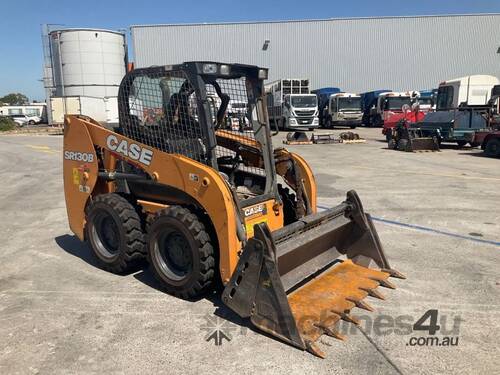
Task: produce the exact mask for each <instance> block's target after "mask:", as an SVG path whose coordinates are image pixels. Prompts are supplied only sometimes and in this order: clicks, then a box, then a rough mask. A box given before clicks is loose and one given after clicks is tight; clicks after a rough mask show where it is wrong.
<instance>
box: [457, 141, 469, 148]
mask: <svg viewBox="0 0 500 375" xmlns="http://www.w3.org/2000/svg"><path fill="white" fill-rule="evenodd" d="M466 144H467V142H466V141H457V145H458V147H464V146H465V145H466Z"/></svg>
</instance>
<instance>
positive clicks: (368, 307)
mask: <svg viewBox="0 0 500 375" xmlns="http://www.w3.org/2000/svg"><path fill="white" fill-rule="evenodd" d="M347 300H348V301H351V302H352V303H354V304H355V305H356V307H358V308H360V309H364V310H367V311H375V309H374V308H373V307H372V306H371V305H369V304H368V303H366V302H365V301H363V300H357V299H354V298H347Z"/></svg>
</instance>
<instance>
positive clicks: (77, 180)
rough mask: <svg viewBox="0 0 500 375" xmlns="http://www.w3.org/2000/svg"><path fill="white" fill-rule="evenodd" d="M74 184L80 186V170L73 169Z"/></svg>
mask: <svg viewBox="0 0 500 375" xmlns="http://www.w3.org/2000/svg"><path fill="white" fill-rule="evenodd" d="M73 183H74V184H75V185H80V172H79V171H78V168H73Z"/></svg>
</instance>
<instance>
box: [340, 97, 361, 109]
mask: <svg viewBox="0 0 500 375" xmlns="http://www.w3.org/2000/svg"><path fill="white" fill-rule="evenodd" d="M339 111H361V98H339Z"/></svg>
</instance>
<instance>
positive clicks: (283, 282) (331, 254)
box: [64, 62, 403, 357]
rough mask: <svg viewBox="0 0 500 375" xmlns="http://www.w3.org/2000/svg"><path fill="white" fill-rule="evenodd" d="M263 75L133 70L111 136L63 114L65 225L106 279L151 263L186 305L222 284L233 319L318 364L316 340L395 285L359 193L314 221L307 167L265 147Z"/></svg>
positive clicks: (220, 69)
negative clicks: (235, 108)
mask: <svg viewBox="0 0 500 375" xmlns="http://www.w3.org/2000/svg"><path fill="white" fill-rule="evenodd" d="M267 74H268V72H267V70H266V69H263V68H259V67H256V66H248V65H241V64H224V63H216V62H186V63H182V64H178V65H168V66H157V67H150V68H141V69H135V70H133V71H131V72H129V73H127V75H126V76H125V77H124V78H123V81H122V83H121V85H120V88H119V97H118V106H119V107H118V110H119V120H120V121H119V126H118V127H117V128H115V129H113V130H110V129H108V128H106V127H104V126H102V125H101V124H99V123H98V122H96V121H94V120H92V119H91V118H89V117H85V116H78V115H68V116H66V118H65V128H64V190H65V197H66V207H67V213H68V218H69V225H70V228H71V230H72V231H73V232H74V233H75V234H76V235H77V236H78V238H80V239H81V240H85V241H87V242H88V243H89V244H90V247H91V249H92V252H93V253H94V254H95V256H96V258H97V260H98V261H99V263H100V265H101V266H102V267H103V268H105V269H107V270H109V271H111V272H116V273H124V272H127V271H130V270H133V269H135V268H136V267H139V265H140V264H141V263H142V262H144V260H145V259H147V260H148V261H149V263H150V266H151V269H152V271H153V273H154V274H155V276H156V277H157V279H158V280H159V282H160V283H161V285H162V287H163V288H164V290H165V291H166V292H168V293H170V294H172V295H175V296H178V297H181V298H186V299H192V298H197V297H199V296H201V295H202V294H203V293H204V292H206V291H208V290H210V289H211V288H212V287H213V286H214V285H215V284H217V281H218V280H220V281H221V282H222V284H223V285H224V290H223V292H222V301H223V302H224V303H225V304H226V305H227V306H228V307H229V308H231V309H232V310H234V311H235V312H236V313H237V314H239V315H240V316H241V317H244V318H249V319H250V320H251V321H252V323H253V324H254V325H255V326H256V327H258V328H259V329H261V330H262V331H264V332H267V333H268V334H271V335H273V336H275V337H277V338H279V339H281V340H282V341H284V342H286V343H289V344H291V345H293V346H295V347H297V348H300V349H303V350H308V351H310V352H312V353H313V354H315V355H317V356H321V357H323V356H324V353H323V352H322V350H321V349H320V347H319V346H318V344H317V341H318V338H319V337H320V336H321V335H323V334H326V335H330V336H334V337H337V338H341V337H342V336H341V335H340V333H338V331H337V329H336V325H337V323H338V321H339V320H341V319H343V320H347V321H350V322H353V323H356V322H357V321H356V318H355V317H354V316H352V315H351V313H350V312H351V310H352V309H353V308H354V307H358V308H362V309H366V310H371V307H370V306H369V305H368V303H367V302H366V301H365V298H366V297H367V296H371V297H375V298H383V296H382V294H381V293H380V292H379V291H378V289H377V287H378V286H383V287H388V288H394V285H393V284H392V283H391V282H390V281H389V280H388V279H389V277H397V278H403V275H401V274H400V273H399V272H397V271H396V270H394V269H393V268H391V266H390V265H389V262H388V260H387V258H386V256H385V254H384V251H383V248H382V244H381V243H380V240H379V237H378V235H377V232H376V230H375V227H374V225H373V222H372V220H371V218H370V215H369V214H367V213H365V212H364V210H363V206H362V204H361V201H360V200H359V198H358V196H357V194H356V193H355V192H354V191H350V192H348V193H347V197H346V199H345V201H344V202H342V203H340V204H339V205H338V206H336V207H333V208H330V209H327V210H324V211H322V212H319V211H318V209H317V205H316V199H317V198H316V183H315V180H314V176H313V172H312V170H311V168H310V167H309V165H308V164H307V163H306V161H305V160H304V159H303V158H302V157H301V156H299V155H298V154H295V153H292V152H289V151H287V150H286V149H284V148H276V149H273V146H272V143H271V135H270V128H269V121H268V117H267V112H266V111H267V110H266V105H265V96H264V90H263V81H264V80H265V79H267ZM207 93H210V97H209V95H208V94H207ZM213 93H216V94H217V100H214V99H213ZM232 101H234V102H235V103H246V109H247V111H246V115H245V117H246V118H247V120H248V124H249V126H248V127H247V129H245V131H239V130H233V129H227V127H225V126H224V124H225V123H226V120H227V119H226V118H225V117H226V116H227V114H226V112H227V111H226V109H227V107H228V105H229V104H230V103H231V102H232ZM249 129H250V131H249Z"/></svg>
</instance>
